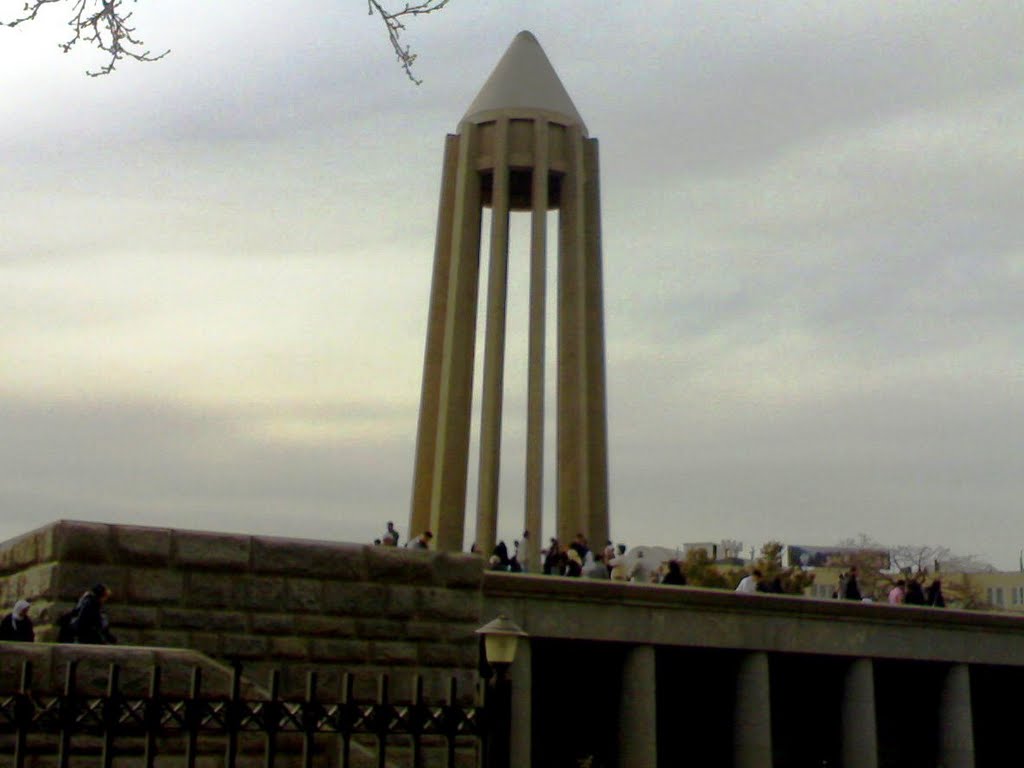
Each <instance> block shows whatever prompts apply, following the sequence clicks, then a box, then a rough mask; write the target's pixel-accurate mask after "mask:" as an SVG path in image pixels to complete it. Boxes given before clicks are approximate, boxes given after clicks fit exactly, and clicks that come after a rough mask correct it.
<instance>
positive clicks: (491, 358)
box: [476, 117, 509, 553]
mask: <svg viewBox="0 0 1024 768" xmlns="http://www.w3.org/2000/svg"><path fill="white" fill-rule="evenodd" d="M495 129H496V130H495V136H494V174H493V176H492V182H491V260H490V267H489V269H488V276H487V283H488V286H487V338H486V341H485V343H484V384H483V398H482V401H483V402H482V403H481V407H480V464H479V466H480V473H479V481H478V482H479V489H478V498H477V511H476V544H477V546H478V547H480V549H481V550H482V551H483V552H484V553H489V552H490V551H491V550H492V549H494V545H495V544H496V543H497V542H496V539H497V530H498V483H499V479H500V468H501V409H502V400H503V388H504V381H505V321H506V298H507V295H508V207H509V200H508V198H509V187H508V118H507V117H500V118H498V121H497V124H496V125H495Z"/></svg>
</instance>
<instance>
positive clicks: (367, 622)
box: [356, 619, 405, 640]
mask: <svg viewBox="0 0 1024 768" xmlns="http://www.w3.org/2000/svg"><path fill="white" fill-rule="evenodd" d="M356 635H358V636H359V637H361V638H365V639H381V640H386V639H397V638H401V637H404V636H405V624H404V622H401V621H396V620H394V619H356Z"/></svg>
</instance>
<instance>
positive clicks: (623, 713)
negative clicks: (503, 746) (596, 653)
mask: <svg viewBox="0 0 1024 768" xmlns="http://www.w3.org/2000/svg"><path fill="white" fill-rule="evenodd" d="M657 680H658V677H657V670H656V658H655V649H654V646H653V645H635V646H633V647H632V648H630V649H629V650H628V651H626V658H625V660H624V662H623V665H622V697H621V699H620V701H621V706H620V708H619V768H651V766H656V765H657V764H658V694H657ZM524 765H525V763H524Z"/></svg>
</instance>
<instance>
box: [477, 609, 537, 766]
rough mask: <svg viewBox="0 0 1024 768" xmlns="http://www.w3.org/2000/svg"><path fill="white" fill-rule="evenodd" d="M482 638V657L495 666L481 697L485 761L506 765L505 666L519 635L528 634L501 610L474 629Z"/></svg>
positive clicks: (508, 709)
mask: <svg viewBox="0 0 1024 768" xmlns="http://www.w3.org/2000/svg"><path fill="white" fill-rule="evenodd" d="M476 634H478V635H480V636H482V637H483V639H484V660H485V661H486V662H487V665H488V666H489V667H490V668H491V669H493V670H494V675H493V676H492V677H491V679H490V680H489V681H488V682H487V689H486V694H485V697H484V711H485V713H486V714H485V727H486V739H485V742H484V744H485V746H484V765H485V766H486V767H487V768H509V753H510V748H511V743H512V682H511V680H509V676H508V669H509V667H510V666H512V662H513V661H515V658H516V646H517V645H518V644H519V638H521V637H529V635H527V634H526V633H525V632H524V631H523V630H522V628H521V627H519V626H518V625H516V623H515V622H513V621H512V620H511V619H509V618H508V617H507V616H505V615H504V614H502V615H500V616H498V618H496V619H495V620H494V621H491V622H489V623H487V624H484V626H482V627H480V629H478V630H477V631H476Z"/></svg>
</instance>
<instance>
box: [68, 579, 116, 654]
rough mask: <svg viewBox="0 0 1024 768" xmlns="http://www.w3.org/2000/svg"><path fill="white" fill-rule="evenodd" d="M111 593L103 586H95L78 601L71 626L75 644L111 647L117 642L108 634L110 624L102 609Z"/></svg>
mask: <svg viewBox="0 0 1024 768" xmlns="http://www.w3.org/2000/svg"><path fill="white" fill-rule="evenodd" d="M110 595H111V592H110V590H109V589H108V588H107V586H106V585H105V584H97V585H96V586H94V587H93V588H92V589H90V590H89V591H88V592H86V593H85V594H84V595H82V597H81V599H80V600H79V601H78V605H77V607H76V608H75V611H76V615H75V618H74V621H73V622H72V626H73V628H74V632H75V642H76V643H81V644H83V645H113V644H114V643H116V642H117V641H116V640H115V639H114V636H113V635H112V634H110V622H109V621H108V619H107V614H106V612H105V611H104V610H103V607H104V606H105V605H106V604H107V601H108V600H109V599H110Z"/></svg>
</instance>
